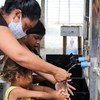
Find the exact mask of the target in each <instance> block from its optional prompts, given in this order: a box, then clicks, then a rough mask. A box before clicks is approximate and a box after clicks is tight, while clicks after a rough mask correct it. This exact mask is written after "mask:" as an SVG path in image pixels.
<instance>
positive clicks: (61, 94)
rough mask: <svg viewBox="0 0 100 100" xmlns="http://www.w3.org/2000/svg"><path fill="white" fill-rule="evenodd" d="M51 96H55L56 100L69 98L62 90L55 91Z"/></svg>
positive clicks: (67, 99)
mask: <svg viewBox="0 0 100 100" xmlns="http://www.w3.org/2000/svg"><path fill="white" fill-rule="evenodd" d="M53 94H54V95H55V96H56V100H69V97H70V95H69V94H68V93H65V90H64V89H61V90H58V91H55V92H53Z"/></svg>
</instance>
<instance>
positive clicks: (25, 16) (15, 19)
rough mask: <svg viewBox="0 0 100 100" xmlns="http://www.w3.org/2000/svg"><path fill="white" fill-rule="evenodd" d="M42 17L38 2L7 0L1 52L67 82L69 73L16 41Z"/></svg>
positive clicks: (0, 26) (0, 16)
mask: <svg viewBox="0 0 100 100" xmlns="http://www.w3.org/2000/svg"><path fill="white" fill-rule="evenodd" d="M40 15H41V9H40V6H39V4H38V3H37V1H36V0H6V2H5V4H4V6H3V7H2V8H1V10H0V50H1V51H3V52H4V53H5V54H6V55H7V56H9V57H10V58H11V59H12V60H14V61H15V62H16V63H18V64H20V65H21V66H23V67H25V68H28V69H31V70H33V71H35V72H44V73H49V74H52V75H53V76H54V78H55V79H56V81H63V80H66V79H67V78H68V77H69V76H70V74H69V73H68V72H66V71H65V70H63V69H61V68H58V67H56V66H54V65H52V64H49V63H47V62H45V61H43V60H42V59H40V58H39V57H37V56H36V55H35V54H33V53H31V52H30V51H29V50H27V49H25V48H24V47H22V46H21V45H20V44H19V42H18V41H17V40H16V39H20V38H22V37H23V36H25V35H26V34H25V31H26V30H27V29H29V28H31V27H34V26H35V25H36V23H37V22H38V20H39V18H40ZM15 38H16V39H15Z"/></svg>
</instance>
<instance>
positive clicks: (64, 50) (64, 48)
mask: <svg viewBox="0 0 100 100" xmlns="http://www.w3.org/2000/svg"><path fill="white" fill-rule="evenodd" d="M66 47H67V36H63V54H64V55H66Z"/></svg>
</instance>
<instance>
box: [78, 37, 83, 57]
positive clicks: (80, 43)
mask: <svg viewBox="0 0 100 100" xmlns="http://www.w3.org/2000/svg"><path fill="white" fill-rule="evenodd" d="M78 55H82V38H81V37H80V36H78Z"/></svg>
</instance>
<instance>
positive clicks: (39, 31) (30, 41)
mask: <svg viewBox="0 0 100 100" xmlns="http://www.w3.org/2000/svg"><path fill="white" fill-rule="evenodd" d="M45 31H46V30H45V27H44V25H43V24H42V23H41V21H39V22H38V23H37V25H36V26H35V27H34V28H31V29H29V30H27V31H26V34H27V36H25V37H23V38H22V39H21V40H20V41H21V44H22V45H23V46H24V47H26V48H28V49H29V50H31V51H32V52H33V53H35V54H36V55H38V56H39V57H40V58H41V56H40V54H39V52H38V48H39V47H40V41H41V39H42V38H43V36H44V35H45V33H46V32H45ZM38 74H39V75H35V76H34V82H39V83H40V85H43V86H50V87H53V88H54V85H53V84H55V83H56V80H55V79H54V77H53V76H52V75H50V74H44V73H38ZM41 76H42V77H41ZM43 77H44V78H43ZM45 79H46V80H48V81H49V82H47V81H46V80H45ZM51 83H53V84H51ZM71 89H72V90H75V88H74V87H72V86H71V85H69V89H68V90H69V92H71V94H72V95H73V93H72V91H71Z"/></svg>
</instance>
